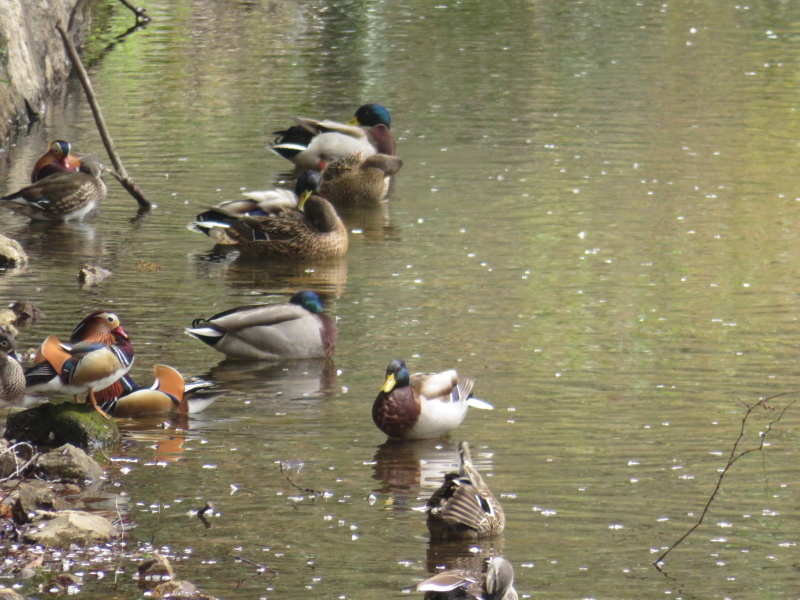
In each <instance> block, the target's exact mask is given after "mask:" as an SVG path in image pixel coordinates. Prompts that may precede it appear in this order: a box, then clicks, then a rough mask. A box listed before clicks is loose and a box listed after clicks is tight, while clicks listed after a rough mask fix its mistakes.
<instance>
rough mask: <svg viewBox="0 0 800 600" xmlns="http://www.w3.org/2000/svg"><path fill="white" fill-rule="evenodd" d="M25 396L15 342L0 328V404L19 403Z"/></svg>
mask: <svg viewBox="0 0 800 600" xmlns="http://www.w3.org/2000/svg"><path fill="white" fill-rule="evenodd" d="M24 396H25V372H24V371H23V370H22V365H21V364H20V362H19V357H18V356H17V342H16V339H14V336H13V335H11V333H10V332H8V331H6V329H4V328H3V327H0V402H8V403H13V402H19V401H20V400H22V398H23V397H24Z"/></svg>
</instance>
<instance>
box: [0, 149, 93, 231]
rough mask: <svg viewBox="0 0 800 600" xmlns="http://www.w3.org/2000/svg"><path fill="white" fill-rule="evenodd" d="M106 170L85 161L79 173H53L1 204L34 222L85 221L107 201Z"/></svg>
mask: <svg viewBox="0 0 800 600" xmlns="http://www.w3.org/2000/svg"><path fill="white" fill-rule="evenodd" d="M104 170H105V167H104V166H103V165H102V164H101V163H99V162H96V161H94V160H86V161H83V163H82V164H81V167H80V170H79V171H69V172H64V173H53V174H52V175H48V176H47V177H45V178H43V179H39V180H38V181H37V182H36V183H34V184H31V185H29V186H28V187H25V188H22V189H21V190H19V191H17V192H14V193H13V194H8V195H6V196H2V197H0V200H5V201H7V202H8V203H9V205H8V207H9V208H11V209H12V210H14V211H16V212H19V213H22V214H24V215H25V216H27V217H29V218H31V219H33V220H35V221H72V220H79V219H83V218H84V217H85V216H86V215H87V214H89V213H90V212H91V211H92V210H93V209H94V208H95V207H96V206H97V205H98V204H99V203H100V202H102V201H103V200H104V199H105V197H106V191H107V188H106V184H105V182H104V181H103V179H102V176H103V172H104Z"/></svg>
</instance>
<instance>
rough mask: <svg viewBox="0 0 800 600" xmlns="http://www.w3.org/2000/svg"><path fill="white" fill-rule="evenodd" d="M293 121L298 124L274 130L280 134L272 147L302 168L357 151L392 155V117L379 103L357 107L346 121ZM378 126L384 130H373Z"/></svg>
mask: <svg viewBox="0 0 800 600" xmlns="http://www.w3.org/2000/svg"><path fill="white" fill-rule="evenodd" d="M292 120H293V121H294V122H295V123H297V124H296V125H294V126H292V127H290V128H289V129H286V130H284V131H276V132H274V133H275V134H276V135H278V136H279V137H278V138H276V139H275V142H274V143H273V145H272V150H273V152H275V153H276V154H278V155H279V156H282V157H283V158H286V159H288V160H290V161H292V162H293V163H294V164H295V165H297V166H298V167H299V168H301V169H321V168H324V166H325V164H326V163H328V162H331V161H334V160H337V159H339V158H341V157H343V156H346V155H347V154H352V153H353V152H358V151H361V152H363V153H364V156H365V157H366V156H369V155H371V154H375V153H376V152H380V153H382V154H394V140H392V136H391V134H390V133H389V129H390V128H391V123H392V119H391V117H390V116H389V111H388V110H386V107H384V106H381V105H380V104H364V105H363V106H360V107H359V108H358V110H356V113H355V116H354V117H353V118H352V119H351V120H350V122H349V123H347V124H343V123H337V122H335V121H317V120H315V119H304V118H301V117H292ZM378 125H382V126H384V129H383V130H376V129H375V127H376V126H378ZM365 127H367V128H369V129H364V128H365Z"/></svg>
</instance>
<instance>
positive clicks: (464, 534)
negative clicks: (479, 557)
mask: <svg viewBox="0 0 800 600" xmlns="http://www.w3.org/2000/svg"><path fill="white" fill-rule="evenodd" d="M458 455H459V460H460V466H459V469H458V471H457V472H456V473H448V474H447V475H445V478H444V483H443V484H442V486H441V487H440V488H439V489H438V490H436V491H435V492H434V493H433V495H432V496H431V497H430V499H429V500H428V502H427V504H426V505H425V510H426V512H427V513H428V531H430V534H431V539H469V540H474V539H478V538H482V537H489V536H492V535H497V534H499V533H502V532H503V529H505V526H506V518H505V514H504V513H503V507H502V506H500V503H499V502H498V501H497V499H496V498H495V497H494V495H493V494H492V492H491V491H490V490H489V486H488V485H486V483H485V482H484V481H483V478H482V477H481V474H480V473H478V471H477V470H476V469H475V467H474V466H473V464H472V457H471V455H470V452H469V444H467V442H461V443H460V444H459V445H458Z"/></svg>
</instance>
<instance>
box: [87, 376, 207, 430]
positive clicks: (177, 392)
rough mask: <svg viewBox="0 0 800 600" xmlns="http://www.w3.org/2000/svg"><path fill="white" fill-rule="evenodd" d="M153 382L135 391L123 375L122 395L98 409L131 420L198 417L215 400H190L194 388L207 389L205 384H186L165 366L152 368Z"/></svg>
mask: <svg viewBox="0 0 800 600" xmlns="http://www.w3.org/2000/svg"><path fill="white" fill-rule="evenodd" d="M153 372H154V373H155V382H153V385H151V386H150V387H139V386H137V385H136V384H135V383H134V382H133V380H132V379H131V378H130V377H129V376H128V375H125V377H123V379H122V381H123V384H124V385H125V387H126V391H125V393H123V394H122V395H120V396H119V397H117V398H112V399H111V400H107V401H106V402H103V403H102V404H101V405H100V407H101V408H102V409H103V411H105V412H106V413H107V414H109V415H111V416H112V417H121V418H134V417H146V416H150V415H158V414H162V413H169V412H176V413H180V414H183V415H188V414H194V413H198V412H200V411H201V410H203V409H205V408H206V407H208V406H209V405H210V404H211V403H212V402H214V400H215V399H216V395H215V396H208V397H199V396H194V394H195V392H197V390H198V388H203V389H205V388H207V387H208V386H210V385H211V384H210V383H209V382H207V381H202V382H197V383H186V381H185V380H184V379H183V376H182V375H181V374H180V373H179V372H178V371H176V370H175V369H173V368H172V367H170V366H167V365H154V366H153Z"/></svg>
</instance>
